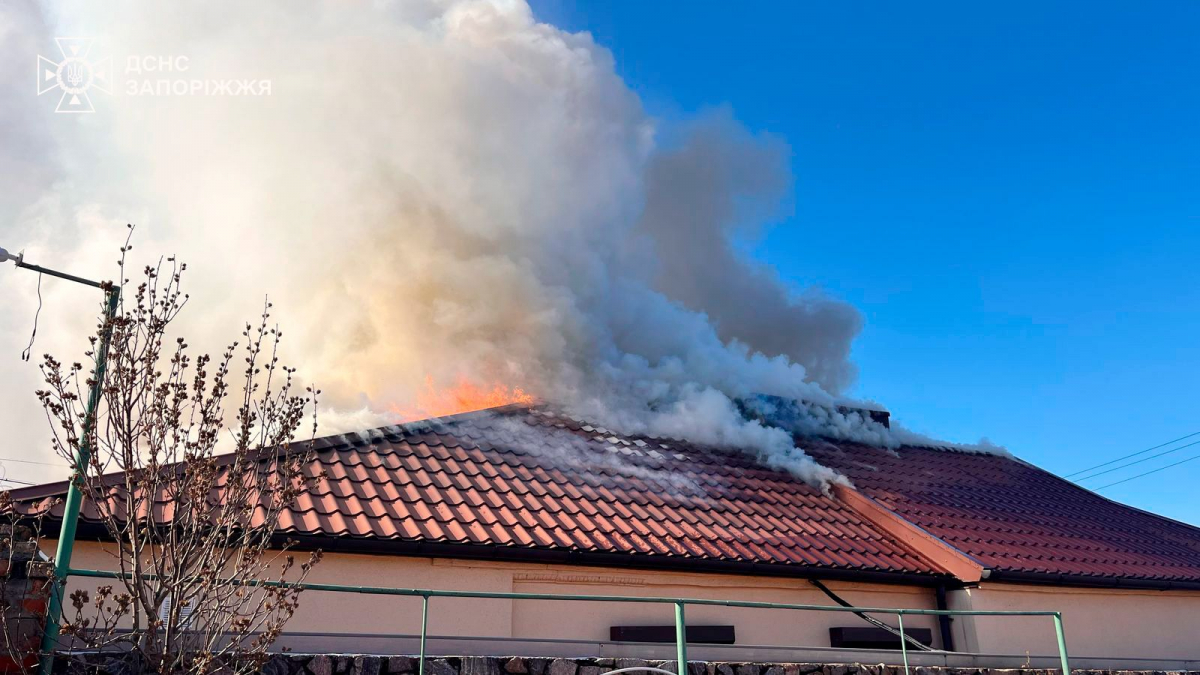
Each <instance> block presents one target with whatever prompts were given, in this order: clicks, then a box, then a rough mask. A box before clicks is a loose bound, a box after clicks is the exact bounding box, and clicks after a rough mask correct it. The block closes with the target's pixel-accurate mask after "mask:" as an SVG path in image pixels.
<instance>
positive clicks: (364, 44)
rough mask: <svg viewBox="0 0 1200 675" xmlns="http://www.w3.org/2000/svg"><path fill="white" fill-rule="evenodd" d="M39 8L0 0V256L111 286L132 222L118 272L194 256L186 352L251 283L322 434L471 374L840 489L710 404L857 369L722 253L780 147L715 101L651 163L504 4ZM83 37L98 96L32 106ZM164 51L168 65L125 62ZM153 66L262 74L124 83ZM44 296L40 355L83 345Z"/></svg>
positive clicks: (610, 89)
mask: <svg viewBox="0 0 1200 675" xmlns="http://www.w3.org/2000/svg"><path fill="white" fill-rule="evenodd" d="M54 7H55V8H56V9H55V10H53V11H51V10H50V9H49V8H48V5H45V4H42V3H35V2H33V1H32V0H14V1H13V2H6V3H4V4H3V5H2V6H0V38H2V39H0V45H2V46H0V56H2V57H3V58H2V59H0V86H2V87H3V92H2V93H3V96H2V97H0V100H2V101H3V103H0V122H2V124H0V147H2V148H3V156H2V157H0V171H2V172H3V174H2V176H0V177H2V179H3V182H4V184H5V186H6V189H5V191H4V197H3V200H0V208H3V212H2V213H0V216H2V220H0V245H3V246H5V247H7V248H10V249H16V248H22V247H23V248H24V249H25V251H26V253H27V257H28V259H29V260H31V261H34V262H38V263H42V264H46V265H48V266H53V267H58V268H62V269H67V270H71V271H72V272H75V273H78V274H83V275H85V276H88V275H91V276H110V275H112V274H113V273H114V272H115V267H114V265H113V262H114V260H115V256H116V249H117V246H118V244H119V242H120V241H122V239H123V237H124V234H125V230H124V226H125V223H127V222H133V223H137V224H138V228H139V229H138V233H137V235H136V237H135V240H134V242H135V248H134V251H133V254H134V256H135V258H136V256H137V254H142V255H144V256H146V257H144V258H141V259H140V260H141V261H142V262H150V261H152V260H153V259H154V258H155V257H156V256H158V255H159V254H178V256H179V257H180V258H181V259H183V260H184V261H186V262H187V263H188V264H189V271H190V277H189V278H188V279H187V280H186V282H187V283H188V284H189V285H190V287H191V288H190V290H191V292H192V296H193V304H192V306H190V307H189V309H188V310H187V311H186V312H185V313H184V315H183V317H182V319H183V320H184V325H183V326H182V332H183V334H185V335H187V336H188V337H189V342H191V343H192V344H193V345H196V347H197V348H202V349H204V350H208V351H218V350H219V349H220V347H221V346H222V345H223V344H224V341H226V340H228V339H230V338H231V337H232V336H234V335H236V333H237V330H238V326H240V324H241V322H242V321H243V320H245V319H246V318H247V317H253V316H256V315H257V310H258V308H259V307H260V305H261V302H262V298H263V296H264V295H267V294H270V296H271V298H272V300H273V301H274V302H275V305H276V308H277V314H276V318H277V319H279V321H280V323H281V325H282V326H283V327H284V329H285V333H286V334H287V338H286V339H285V345H284V347H285V352H284V357H285V358H284V360H285V361H286V362H288V363H290V364H292V365H296V366H298V367H299V368H300V372H301V374H302V375H304V376H306V377H308V378H311V379H312V380H315V381H316V382H317V383H318V384H319V385H320V386H321V388H322V389H323V390H324V392H325V395H324V397H323V398H324V403H327V404H330V405H332V406H333V408H334V409H333V410H332V411H331V410H328V409H327V410H326V413H325V416H324V419H323V422H324V424H323V428H322V430H323V431H326V432H334V431H339V430H349V429H362V428H365V427H367V426H372V425H379V424H387V423H392V422H395V421H397V419H396V418H397V417H398V416H400V415H402V412H403V411H406V410H413V409H414V407H413V406H414V405H416V404H415V403H414V402H415V401H416V400H417V399H419V398H420V396H421V395H422V392H426V391H427V390H429V389H433V390H435V391H436V390H441V389H443V388H447V387H453V386H455V385H457V384H458V383H460V382H464V381H465V382H471V383H475V384H477V385H479V386H481V387H491V386H493V385H502V386H505V387H519V388H521V389H523V390H524V391H527V392H529V393H531V394H533V395H536V396H537V397H539V398H541V399H544V400H546V401H550V402H555V403H557V404H558V405H561V406H563V407H564V408H566V409H567V410H569V411H571V412H573V413H576V414H578V415H580V416H585V417H589V418H591V419H595V420H596V421H597V422H599V423H602V424H604V425H606V426H608V427H611V428H613V429H616V430H621V431H627V432H633V433H654V434H658V435H674V436H680V437H685V438H688V439H692V440H697V441H705V442H714V443H724V444H737V445H744V446H747V447H752V448H754V449H755V450H756V451H758V452H759V453H760V454H761V455H762V456H763V457H764V458H765V459H766V460H767V461H770V462H772V463H774V464H776V465H778V466H783V467H787V468H790V469H792V470H794V471H796V472H797V473H798V474H799V475H801V476H803V477H805V478H807V479H810V480H812V481H813V482H821V481H827V480H830V479H832V478H833V474H832V472H830V471H828V470H827V469H824V468H822V467H819V466H817V465H815V464H814V463H813V462H812V461H811V460H809V459H808V458H807V457H806V456H805V455H804V454H803V452H801V451H800V450H799V449H797V448H795V447H794V446H793V443H792V440H791V438H790V436H789V435H788V434H787V433H786V432H784V431H782V430H780V429H775V428H771V427H766V426H763V425H761V424H759V423H757V422H753V421H749V422H748V421H745V420H744V419H743V418H742V416H741V415H740V414H739V413H738V410H737V408H736V406H735V405H734V403H733V401H734V400H735V399H737V398H739V397H744V396H747V395H749V394H751V393H754V392H765V393H769V394H776V395H780V396H785V397H791V398H802V399H805V400H810V401H816V402H823V403H830V402H832V401H833V400H834V397H835V396H836V395H837V394H838V393H839V392H840V391H842V390H843V389H844V388H845V387H846V386H847V385H848V384H849V383H850V381H851V380H852V378H853V376H854V369H853V367H852V365H851V364H850V362H849V361H848V355H849V351H850V344H851V340H852V339H853V337H854V336H855V334H856V333H857V331H858V329H859V325H860V318H859V315H858V313H857V312H856V311H855V310H854V309H853V308H851V307H849V306H847V305H845V304H843V303H841V302H838V301H836V300H832V299H830V298H827V297H825V296H823V295H821V294H820V293H819V292H817V291H813V290H797V289H792V288H789V287H787V286H785V285H784V284H783V283H782V282H781V281H780V280H779V279H778V278H777V277H776V276H775V274H774V273H773V272H772V271H771V270H770V269H766V268H764V267H761V266H758V265H756V264H753V263H751V262H749V261H747V260H746V259H744V258H743V257H742V256H741V255H740V254H739V253H738V252H737V248H736V246H735V240H737V239H738V238H745V237H753V236H756V235H758V234H760V233H761V228H762V227H763V224H764V222H767V221H769V219H770V216H771V215H772V214H774V213H776V212H777V210H778V209H779V208H781V206H780V204H781V201H782V200H784V196H785V195H786V193H787V188H788V186H789V185H790V182H791V177H790V174H789V169H788V162H787V151H786V148H785V147H783V146H782V144H781V143H780V142H779V141H777V140H772V139H767V138H759V137H756V136H753V135H752V134H750V133H749V132H747V131H746V130H744V129H743V128H741V127H740V126H738V124H737V123H736V122H734V121H733V119H732V117H731V115H729V114H728V113H715V114H710V115H707V116H705V115H702V116H700V117H698V118H697V119H696V120H695V121H693V122H692V123H691V128H690V130H689V132H688V133H687V134H686V135H685V140H684V141H683V142H681V143H680V144H678V145H676V146H673V147H662V146H661V145H660V144H659V142H658V141H657V140H656V139H657V134H656V131H657V122H656V120H654V119H652V118H651V117H649V116H648V115H647V113H646V112H645V111H644V110H643V108H642V106H641V103H640V101H639V100H638V98H637V97H636V96H635V95H634V94H633V93H632V92H631V91H630V90H629V89H628V87H627V86H626V85H625V84H624V83H623V82H622V81H621V79H620V78H619V77H618V76H617V75H616V74H615V72H614V65H613V60H612V56H611V55H610V54H609V53H608V52H607V51H606V50H605V49H603V48H601V47H599V46H597V45H596V44H595V43H594V42H593V41H592V39H591V37H590V36H589V35H587V34H582V33H569V32H565V31H563V30H560V29H558V28H555V27H554V26H550V25H546V24H544V23H539V22H538V21H537V20H536V19H535V17H534V16H533V15H532V12H531V11H530V9H529V7H528V6H526V5H525V4H524V3H523V2H521V1H520V0H462V1H456V0H405V1H404V2H385V1H379V2H351V3H347V2H335V1H333V0H326V1H321V0H302V1H299V2H282V1H281V0H280V1H271V2H254V3H244V2H232V1H229V0H204V1H203V2H200V1H198V0H186V1H183V2H171V3H145V2H131V1H123V2H106V3H96V2H90V1H89V2H84V1H82V0H79V1H75V2H70V1H68V2H61V3H57V4H56V5H54ZM78 35H85V36H95V37H96V38H98V42H97V44H96V47H95V49H96V50H98V52H103V53H104V54H106V55H109V56H111V57H112V58H113V61H114V65H115V70H116V75H117V77H116V82H115V91H114V93H113V95H111V96H107V95H104V94H101V93H93V94H92V98H93V100H94V103H95V106H96V108H97V112H96V113H95V114H92V115H55V114H53V113H52V109H53V107H54V104H55V101H54V100H51V98H52V97H54V98H56V97H57V95H58V94H57V93H54V94H51V95H47V96H43V97H41V98H39V97H38V96H36V93H35V91H34V83H33V81H32V74H33V64H34V61H35V56H36V55H37V54H38V53H42V54H47V55H54V56H57V54H56V52H55V46H54V40H53V38H54V37H55V36H78ZM179 56H182V57H186V64H187V70H186V72H178V71H177V72H161V71H159V72H140V73H131V72H128V71H127V70H126V65H127V64H128V63H129V59H130V57H133V58H134V59H146V58H147V57H149V60H150V62H152V63H153V62H154V61H153V59H154V58H156V57H167V59H168V62H170V59H172V58H175V57H179ZM174 63H179V62H178V61H175V62H174ZM177 79H184V80H189V81H190V80H235V81H236V80H242V79H253V80H270V81H271V85H270V87H271V89H270V95H260V96H246V95H242V96H229V95H144V93H137V94H135V93H132V92H133V90H132V89H129V88H128V87H129V86H130V85H129V82H131V81H133V82H134V84H133V85H132V86H133V87H134V88H135V89H136V88H137V86H138V84H139V83H144V82H150V83H151V84H150V86H151V88H153V87H154V86H155V84H156V82H157V81H158V80H166V81H168V84H169V81H171V80H177ZM0 287H2V288H3V289H4V292H3V297H2V298H0V312H2V315H3V317H4V323H3V329H2V330H0V358H2V359H4V361H3V365H2V366H0V372H2V373H4V374H5V382H4V385H3V392H2V394H0V396H2V400H0V404H2V405H0V407H2V409H3V411H4V412H3V424H4V426H5V430H4V431H5V437H6V439H8V441H9V442H8V444H7V446H6V447H7V448H8V450H7V451H6V453H5V454H6V455H8V456H28V457H29V458H30V459H33V460H35V461H37V460H38V459H39V458H40V459H41V460H42V461H52V460H50V459H49V457H50V455H49V450H48V444H47V443H46V438H47V436H48V431H47V430H46V429H45V427H44V426H43V425H44V424H45V422H44V421H43V420H42V419H41V418H40V416H39V411H38V409H37V404H36V401H35V399H34V397H33V394H32V392H33V390H34V389H35V388H36V387H37V383H38V380H37V372H36V368H35V367H34V363H32V362H31V363H28V364H19V363H17V362H16V355H17V354H18V353H19V351H20V349H21V348H23V347H24V343H25V341H26V339H27V338H28V330H29V328H30V324H31V321H32V317H33V315H34V311H35V307H36V297H35V287H36V279H35V278H34V276H33V275H31V274H29V273H28V272H23V271H17V270H15V269H14V268H12V266H11V265H9V266H4V267H3V268H0ZM43 295H44V300H45V304H46V309H45V311H44V312H43V315H42V329H41V332H40V333H39V335H38V344H37V346H36V347H35V350H34V353H35V355H36V354H41V353H44V352H50V353H54V354H57V355H71V354H80V353H81V352H82V351H83V346H84V345H83V344H82V340H83V337H82V336H83V335H84V334H85V333H86V331H88V330H89V329H91V328H92V327H93V326H94V316H95V314H96V307H97V304H98V300H99V298H98V297H95V296H96V294H92V295H88V291H87V290H86V289H83V288H80V287H72V286H71V285H69V284H66V283H63V282H53V281H51V280H46V281H45V282H44V283H43ZM36 360H37V359H36V356H35V359H34V361H36ZM29 466H34V468H30V470H29V471H24V468H23V469H22V471H23V472H24V473H23V474H22V475H23V476H25V477H28V478H29V479H44V478H51V477H54V478H57V477H58V473H59V470H58V469H49V468H45V469H44V471H41V472H40V473H39V472H38V471H37V470H36V466H35V465H29Z"/></svg>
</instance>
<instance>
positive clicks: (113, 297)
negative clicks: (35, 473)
mask: <svg viewBox="0 0 1200 675" xmlns="http://www.w3.org/2000/svg"><path fill="white" fill-rule="evenodd" d="M120 301H121V289H120V288H119V287H117V286H113V287H111V288H110V289H109V290H108V303H107V305H106V307H105V310H104V326H103V327H102V328H101V331H100V342H99V345H98V346H97V348H96V375H95V378H94V379H93V381H92V387H91V390H90V391H89V392H88V400H87V409H86V410H85V412H84V418H83V429H82V431H83V436H82V437H81V438H80V440H79V454H78V455H77V456H76V457H75V471H74V473H72V474H71V481H70V485H69V487H68V488H67V500H66V503H65V504H64V505H63V519H62V529H60V530H59V533H58V552H57V553H55V555H54V580H53V585H52V587H51V590H50V603H49V611H48V612H47V614H46V632H45V633H44V634H43V635H42V650H41V662H40V664H39V672H40V673H41V675H51V672H52V671H53V670H54V649H55V647H57V646H58V634H59V627H60V622H59V619H60V616H61V614H62V596H63V586H64V584H65V583H66V580H67V575H68V574H70V572H71V554H72V553H73V552H74V550H75V530H76V527H77V526H78V525H79V508H80V506H81V505H82V504H83V480H84V477H85V476H86V472H87V466H88V462H90V461H91V458H92V447H91V441H90V439H91V435H92V429H93V427H94V426H95V424H96V408H98V407H99V406H100V396H101V394H102V393H103V388H104V373H105V371H106V370H107V369H108V343H109V339H110V338H111V337H112V322H113V320H114V319H115V318H116V315H117V307H118V305H119V303H120Z"/></svg>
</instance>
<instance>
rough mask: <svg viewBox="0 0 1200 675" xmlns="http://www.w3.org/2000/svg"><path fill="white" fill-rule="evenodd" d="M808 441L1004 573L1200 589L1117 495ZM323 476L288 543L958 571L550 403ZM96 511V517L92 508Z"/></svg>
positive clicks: (713, 463)
mask: <svg viewBox="0 0 1200 675" xmlns="http://www.w3.org/2000/svg"><path fill="white" fill-rule="evenodd" d="M799 443H800V445H801V446H802V447H803V448H804V449H805V450H806V451H807V452H808V453H809V454H810V455H812V456H813V458H814V459H816V460H817V461H818V462H819V463H821V464H823V465H825V466H828V467H830V468H833V469H835V470H838V471H840V472H842V473H843V474H845V475H846V476H848V477H849V478H850V479H851V480H852V481H853V483H854V485H855V488H856V489H857V490H859V491H860V492H862V493H863V494H866V495H867V496H869V497H871V498H873V499H875V500H877V501H878V502H880V503H881V504H882V505H884V506H885V507H887V508H889V509H891V510H892V511H893V512H894V513H896V514H897V515H898V516H899V517H901V518H904V519H906V520H908V521H909V522H911V523H913V524H915V525H917V526H919V527H921V528H923V529H925V530H926V531H928V532H929V533H931V534H932V535H934V536H936V537H938V538H940V539H941V540H943V541H944V542H946V543H947V544H949V545H950V546H953V547H954V548H956V549H958V550H959V551H961V552H963V553H965V554H967V555H969V556H971V557H973V558H975V559H976V560H977V561H979V562H980V563H981V564H982V565H984V566H985V567H988V568H991V569H993V570H996V571H999V572H1021V573H1033V574H1043V575H1072V576H1082V577H1085V578H1095V579H1097V580H1101V579H1103V580H1111V579H1141V580H1156V581H1157V580H1165V581H1186V582H1189V583H1192V582H1200V528H1194V527H1191V526H1188V525H1184V524H1182V523H1177V522H1175V521H1171V520H1168V519H1165V518H1161V517H1158V516H1155V515H1153V514H1149V513H1145V512H1142V511H1139V510H1137V509H1133V508H1130V507H1126V506H1123V505H1121V504H1117V503H1115V502H1111V501H1109V500H1106V499H1104V498H1102V497H1100V496H1098V495H1095V494H1093V493H1091V492H1088V491H1086V490H1084V489H1082V488H1079V487H1077V486H1075V485H1074V484H1072V483H1069V482H1067V481H1065V480H1063V479H1061V478H1058V477H1056V476H1054V475H1052V474H1049V473H1047V472H1045V471H1042V470H1041V469H1038V468H1037V467H1034V466H1032V465H1029V464H1027V463H1025V462H1022V461H1020V460H1016V459H1013V458H1010V457H1006V456H1000V455H986V454H975V453H968V452H962V451H955V450H949V449H942V448H924V447H903V448H899V449H897V450H889V449H885V448H879V447H872V446H866V445H859V444H855V443H849V442H845V441H837V442H832V441H824V440H819V439H801V440H800V441H799ZM311 472H312V475H314V476H318V475H319V476H322V477H321V479H320V480H318V481H316V485H315V487H314V489H313V490H311V491H310V492H308V493H306V494H304V495H302V496H301V497H300V498H299V499H298V501H297V503H296V504H295V505H294V508H292V509H291V510H289V511H287V512H285V513H284V514H282V516H281V522H280V525H281V527H282V529H283V530H284V531H285V532H287V533H290V534H296V535H309V536H317V537H322V538H327V539H333V540H339V541H346V540H358V541H365V540H374V541H384V542H388V541H391V542H422V543H426V542H428V543H439V544H448V545H454V546H456V547H466V548H463V549H461V550H464V551H469V550H471V549H470V548H469V547H476V549H477V550H482V549H483V547H502V548H506V549H528V550H543V551H557V552H568V553H569V552H585V553H602V554H616V555H622V556H630V558H629V562H631V563H633V562H637V561H638V560H642V561H648V560H650V559H654V560H659V561H662V560H672V559H674V560H680V561H686V560H696V561H705V562H709V561H714V562H721V563H732V564H734V565H740V564H745V565H754V566H755V568H754V569H757V570H761V569H762V566H770V567H772V569H774V570H780V569H789V570H790V569H795V570H796V571H797V573H799V574H803V573H805V571H812V570H847V571H869V572H884V573H893V574H905V575H912V574H916V575H920V576H924V577H926V578H929V579H931V580H932V579H934V576H935V575H941V574H944V573H943V572H942V571H941V570H939V569H938V568H937V567H935V566H934V565H933V564H932V563H930V562H928V561H926V560H925V559H924V558H922V557H921V556H920V555H919V554H917V553H915V552H913V551H912V550H911V549H909V548H908V547H907V546H906V545H904V544H901V543H898V542H897V541H896V540H894V539H892V538H891V537H889V535H887V534H885V533H884V532H882V531H881V530H880V529H879V528H877V527H875V526H874V525H872V524H871V523H870V522H869V521H867V520H866V519H864V518H863V517H860V516H859V515H858V513H857V512H855V511H854V510H852V509H851V508H850V507H848V506H847V505H845V504H843V503H842V502H840V501H838V500H836V499H835V498H833V497H830V496H826V495H824V494H822V492H821V491H819V490H817V489H815V488H813V487H812V486H810V485H808V484H806V483H804V482H803V481H801V480H799V479H797V478H795V477H793V476H791V475H789V474H787V473H784V472H781V471H778V470H774V469H770V468H767V467H765V466H763V465H762V464H760V463H758V462H757V461H756V460H755V459H754V458H753V457H752V456H751V455H750V454H749V453H745V452H740V451H737V450H730V449H721V448H714V447H706V446H701V445H697V444H694V443H685V442H681V441H676V440H663V439H654V438H649V437H638V436H623V435H618V434H615V433H613V432H611V431H608V430H606V429H603V428H598V427H594V426H592V425H589V424H587V423H585V422H580V421H577V420H574V419H571V418H569V417H566V416H563V415H561V414H557V413H555V412H553V411H550V410H546V409H542V408H534V409H527V408H520V407H510V408H503V409H496V410H492V411H483V412H480V413H467V414H463V415H456V416H453V417H449V418H441V419H434V420H427V421H425V422H420V423H413V424H407V425H401V426H392V427H384V428H382V429H376V430H372V431H367V432H362V433H357V434H344V435H339V436H331V437H327V438H323V439H319V440H318V441H317V442H316V452H315V457H314V459H313V460H312V464H311ZM64 492H65V483H58V484H53V485H46V486H39V487H35V488H25V489H22V490H15V491H13V493H12V494H13V496H14V498H15V499H17V500H19V501H22V502H23V503H25V504H30V505H32V504H38V503H40V504H43V505H44V504H46V503H48V502H46V501H45V500H44V499H43V498H46V497H50V496H54V495H61V494H63V493H64ZM165 506H166V505H164V507H165ZM56 508H57V510H58V511H59V512H61V505H60V506H58V507H56ZM89 517H91V518H94V517H95V509H94V507H90V506H89V505H87V504H85V507H84V518H85V520H86V519H87V518H89ZM326 548H327V549H333V548H336V544H334V542H332V541H331V542H329V545H328V546H326ZM750 571H753V570H750Z"/></svg>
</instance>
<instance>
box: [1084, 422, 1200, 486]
mask: <svg viewBox="0 0 1200 675" xmlns="http://www.w3.org/2000/svg"><path fill="white" fill-rule="evenodd" d="M1192 436H1200V431H1194V432H1192V433H1190V434H1188V435H1186V436H1180V437H1179V438H1176V439H1175V440H1173V441H1167V442H1166V443H1159V444H1158V445H1156V446H1154V447H1153V448H1146V449H1145V450H1138V451H1137V452H1134V453H1131V454H1128V455H1125V456H1124V457H1118V458H1116V459H1114V460H1110V461H1107V462H1104V463H1103V464H1097V465H1096V466H1093V467H1088V468H1086V469H1083V470H1080V471H1076V472H1075V473H1069V474H1067V475H1065V476H1063V478H1070V477H1072V476H1078V475H1079V474H1081V473H1087V472H1089V471H1091V470H1093V469H1099V468H1101V467H1105V466H1108V465H1109V464H1116V463H1117V462H1119V461H1121V460H1124V459H1129V458H1130V457H1137V456H1138V455H1144V454H1146V453H1147V452H1150V451H1152V450H1157V449H1159V448H1165V447H1166V446H1168V445H1170V444H1172V443H1178V442H1179V441H1182V440H1184V439H1188V438H1191V437H1192Z"/></svg>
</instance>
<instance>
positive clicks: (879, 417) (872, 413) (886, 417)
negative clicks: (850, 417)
mask: <svg viewBox="0 0 1200 675" xmlns="http://www.w3.org/2000/svg"><path fill="white" fill-rule="evenodd" d="M837 411H838V412H840V413H842V414H843V415H845V414H848V413H858V414H859V415H862V416H863V417H870V418H871V421H872V422H876V423H878V424H882V425H883V426H884V427H886V428H888V429H891V428H892V422H891V418H892V414H891V413H890V412H888V411H886V410H871V409H870V408H851V407H850V406H847V405H839V406H838V407H837Z"/></svg>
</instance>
